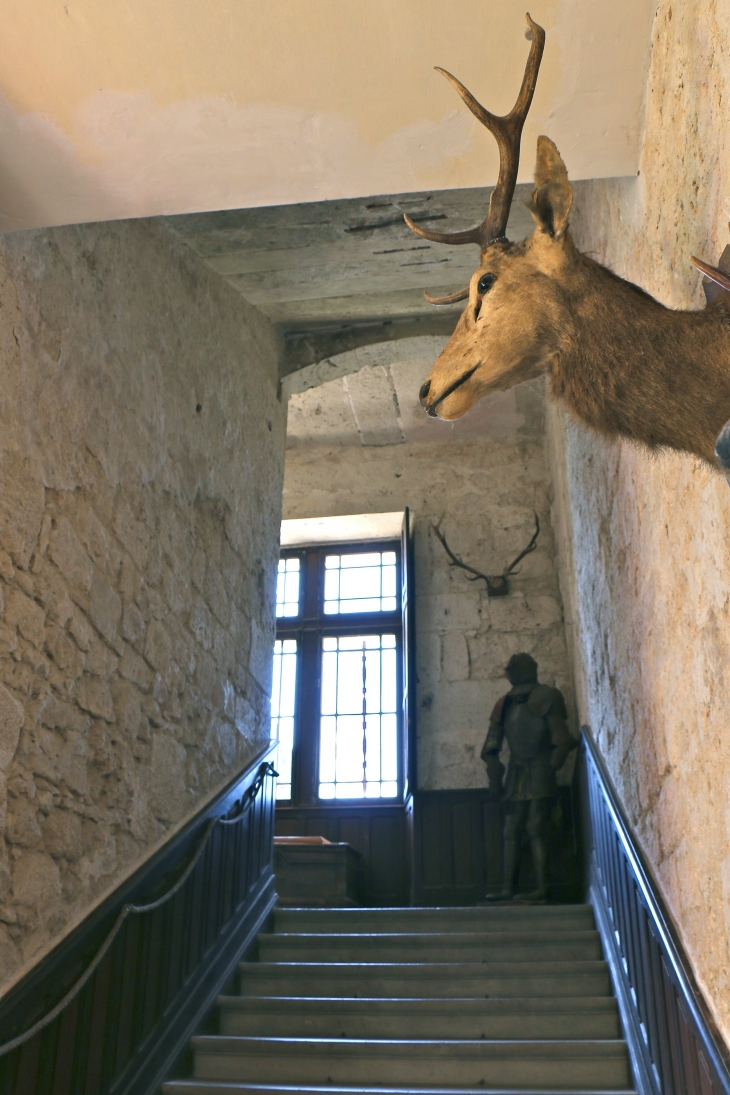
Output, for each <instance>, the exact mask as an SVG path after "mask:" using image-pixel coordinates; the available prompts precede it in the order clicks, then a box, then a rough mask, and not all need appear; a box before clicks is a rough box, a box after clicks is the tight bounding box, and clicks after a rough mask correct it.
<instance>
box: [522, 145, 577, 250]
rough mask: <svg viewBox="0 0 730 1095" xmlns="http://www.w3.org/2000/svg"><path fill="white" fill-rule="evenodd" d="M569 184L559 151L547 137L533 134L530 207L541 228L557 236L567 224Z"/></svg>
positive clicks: (570, 196) (571, 191) (570, 199)
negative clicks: (534, 154)
mask: <svg viewBox="0 0 730 1095" xmlns="http://www.w3.org/2000/svg"><path fill="white" fill-rule="evenodd" d="M572 204H573V187H572V186H571V185H570V182H569V180H568V172H567V170H566V167H565V164H564V163H563V161H562V159H561V158H560V153H559V152H558V150H557V148H556V147H555V145H554V144H553V142H552V141H551V140H550V138H549V137H538V138H537V162H536V164H535V189H534V191H533V193H532V201H531V203H530V209H531V212H532V215H533V217H534V218H535V220H536V222H537V224H538V226H539V227H540V228H542V230H543V232H547V233H548V234H549V235H551V236H556V237H558V238H560V236H562V235H563V234H564V232H565V230H566V228H567V227H568V217H569V216H570V207H571V206H572Z"/></svg>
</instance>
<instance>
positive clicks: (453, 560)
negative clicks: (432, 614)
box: [431, 511, 540, 597]
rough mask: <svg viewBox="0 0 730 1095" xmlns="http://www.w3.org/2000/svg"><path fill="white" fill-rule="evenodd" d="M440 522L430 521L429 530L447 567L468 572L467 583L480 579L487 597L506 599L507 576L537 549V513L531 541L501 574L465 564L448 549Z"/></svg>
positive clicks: (538, 522)
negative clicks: (446, 558) (485, 589)
mask: <svg viewBox="0 0 730 1095" xmlns="http://www.w3.org/2000/svg"><path fill="white" fill-rule="evenodd" d="M533 512H534V511H533ZM442 521H443V517H442V518H441V519H440V520H439V521H437V522H433V521H432V522H431V528H432V529H433V531H434V533H435V534H436V536H437V537H438V539H439V540H440V541H441V543H442V545H443V548H444V551H445V552H446V554H447V555H448V557H449V559H450V562H449V566H452V567H459V569H460V570H466V571H468V572H469V574H471V575H473V577H471V578H467V581H469V582H476V581H478V580H479V578H482V579H483V580H484V581H485V582H486V583H487V595H488V596H489V597H506V596H507V594H508V593H509V582H508V580H507V579H508V577H509V575H510V574H512V572H513V571H514V569H515V567H516V566H517V564H518V563H519V562H521V560H522V559H524V558H525V556H526V555H529V554H530V552H531V551H534V550H535V548H536V547H537V538H538V536H539V535H540V518H539V517H538V516H537V513H535V531H534V533H533V534H532V539H531V540H530V542H529V544H528V545H527V547H526V548H524V549H523V550H522V551H521V552H520V554H519V555H518V556H517V557H516V558H515V559H514V560H513V561H512V562H511V563H510V565H509V566H508V567H507V569H506V570H505V571H504V572H503V573H502V574H482V572H481V571H480V570H475V569H474V567H470V566H469V565H468V564H467V563H464V562H463V561H462V560H461V559H460V558H459V557H458V555H455V554H454V552H453V551H452V550H451V548H450V547H449V545H448V543H447V541H446V537H445V535H444V534H443V532H442V531H441V522H442Z"/></svg>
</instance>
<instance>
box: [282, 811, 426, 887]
mask: <svg viewBox="0 0 730 1095" xmlns="http://www.w3.org/2000/svg"><path fill="white" fill-rule="evenodd" d="M405 815H406V811H405V807H403V806H380V805H372V806H371V805H359V806H342V805H338V806H324V807H294V806H278V807H277V809H276V835H277V836H323V837H325V838H326V839H327V840H331V841H332V843H333V844H340V843H342V844H350V845H351V846H352V847H353V848H354V849H355V851H356V852H358V853H359V855H360V877H359V880H358V893H359V899H360V902H361V903H362V904H363V905H407V904H408V900H409V891H408V882H409V873H410V872H409V866H408V861H407V850H406V816H405Z"/></svg>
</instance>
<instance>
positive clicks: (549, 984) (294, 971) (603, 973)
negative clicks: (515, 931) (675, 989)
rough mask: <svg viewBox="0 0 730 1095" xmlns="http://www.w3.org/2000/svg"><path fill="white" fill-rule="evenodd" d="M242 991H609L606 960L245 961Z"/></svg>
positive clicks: (447, 994)
mask: <svg viewBox="0 0 730 1095" xmlns="http://www.w3.org/2000/svg"><path fill="white" fill-rule="evenodd" d="M238 969H239V973H240V994H241V995H242V996H301V997H308V996H314V997H322V996H328V997H337V996H346V997H352V998H357V997H364V996H367V997H370V996H375V997H381V998H382V997H406V998H421V999H422V998H426V999H429V998H434V997H438V998H444V999H446V998H452V997H462V998H464V997H466V998H470V999H474V998H476V997H482V998H484V997H500V996H505V997H528V996H542V997H545V996H610V995H611V982H610V976H609V972H608V967H607V965H606V963H605V962H599V961H593V962H458V963H457V962H453V963H442V964H441V963H396V962H391V963H378V962H368V963H355V962H343V963H324V962H321V963H318V962H242V963H240V964H239V966H238Z"/></svg>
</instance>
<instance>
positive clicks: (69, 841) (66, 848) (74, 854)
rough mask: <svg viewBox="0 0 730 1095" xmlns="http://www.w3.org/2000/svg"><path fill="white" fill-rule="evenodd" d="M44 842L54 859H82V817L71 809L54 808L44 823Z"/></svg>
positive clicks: (73, 860)
mask: <svg viewBox="0 0 730 1095" xmlns="http://www.w3.org/2000/svg"><path fill="white" fill-rule="evenodd" d="M43 844H44V847H45V850H46V851H47V852H48V853H49V854H50V855H52V856H53V857H54V859H61V858H63V859H68V860H71V861H72V862H75V861H76V860H77V859H81V855H82V851H83V849H82V845H81V818H80V817H79V816H78V815H77V814H75V813H73V812H72V811H71V810H54V811H53V813H52V814H51V815H50V817H49V818H48V819H47V821H46V822H45V824H44V825H43Z"/></svg>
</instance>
